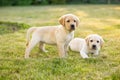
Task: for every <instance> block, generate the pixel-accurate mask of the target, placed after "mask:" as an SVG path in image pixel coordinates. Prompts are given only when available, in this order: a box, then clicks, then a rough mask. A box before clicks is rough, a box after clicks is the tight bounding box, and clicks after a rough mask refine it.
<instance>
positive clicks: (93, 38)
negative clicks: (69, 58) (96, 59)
mask: <svg viewBox="0 0 120 80" xmlns="http://www.w3.org/2000/svg"><path fill="white" fill-rule="evenodd" d="M85 40H86V43H87V46H88V47H89V49H90V50H100V48H101V47H102V46H103V43H104V40H103V38H102V37H101V36H99V35H97V34H91V35H89V36H87V37H86V38H85Z"/></svg>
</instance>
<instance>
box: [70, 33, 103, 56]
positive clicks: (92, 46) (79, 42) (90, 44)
mask: <svg viewBox="0 0 120 80" xmlns="http://www.w3.org/2000/svg"><path fill="white" fill-rule="evenodd" d="M103 43H104V40H103V38H102V37H101V36H99V35H97V34H91V35H88V36H87V37H86V38H85V39H82V38H74V39H72V40H71V41H70V43H69V47H70V49H71V50H72V51H77V52H80V54H81V56H82V58H89V57H88V53H92V54H93V55H98V54H99V51H100V48H101V47H102V46H103Z"/></svg>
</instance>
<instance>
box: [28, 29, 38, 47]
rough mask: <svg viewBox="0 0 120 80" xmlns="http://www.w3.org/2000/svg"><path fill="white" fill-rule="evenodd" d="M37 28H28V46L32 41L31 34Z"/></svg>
mask: <svg viewBox="0 0 120 80" xmlns="http://www.w3.org/2000/svg"><path fill="white" fill-rule="evenodd" d="M35 30H36V27H31V28H29V29H28V30H27V35H26V39H27V43H26V46H28V44H29V41H30V34H31V33H32V32H34V31H35Z"/></svg>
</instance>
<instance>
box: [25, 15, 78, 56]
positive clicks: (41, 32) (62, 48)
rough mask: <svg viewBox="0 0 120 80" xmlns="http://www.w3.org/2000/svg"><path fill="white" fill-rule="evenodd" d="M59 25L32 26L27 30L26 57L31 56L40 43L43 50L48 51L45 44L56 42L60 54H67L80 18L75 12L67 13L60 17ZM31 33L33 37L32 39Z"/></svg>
mask: <svg viewBox="0 0 120 80" xmlns="http://www.w3.org/2000/svg"><path fill="white" fill-rule="evenodd" d="M59 22H60V24H61V25H59V26H46V27H31V28H29V29H28V31H27V44H26V51H25V58H29V54H30V51H31V50H32V49H33V47H34V46H35V45H36V44H37V43H39V47H40V49H41V50H42V51H44V52H46V50H45V48H44V44H45V43H46V44H56V45H57V47H58V50H59V56H60V57H65V56H66V55H67V47H68V44H69V42H70V41H71V39H72V38H73V37H74V30H75V29H76V27H77V26H78V24H79V18H78V17H77V16H75V15H73V14H66V15H63V16H61V17H60V19H59ZM30 33H32V38H31V40H30Z"/></svg>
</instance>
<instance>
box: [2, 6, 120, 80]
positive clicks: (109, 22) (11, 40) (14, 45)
mask: <svg viewBox="0 0 120 80" xmlns="http://www.w3.org/2000/svg"><path fill="white" fill-rule="evenodd" d="M66 13H72V14H75V15H77V16H78V17H79V19H80V26H79V27H78V28H77V30H76V31H75V37H83V38H85V37H86V36H87V35H88V34H91V33H97V34H99V35H101V36H102V37H103V38H104V40H105V44H104V46H103V48H102V50H101V53H100V55H99V56H98V57H97V58H90V59H82V58H81V56H80V55H79V53H77V52H72V51H69V56H68V57H67V58H65V59H60V58H59V56H58V51H57V48H56V46H51V45H46V49H47V50H48V51H49V52H48V53H44V52H41V51H40V50H39V49H38V45H37V46H36V47H35V48H34V49H33V50H32V52H31V54H30V58H29V59H24V51H25V43H26V38H25V36H26V30H27V28H28V27H30V26H46V25H59V22H58V19H59V17H60V16H61V15H64V14H66ZM29 25H30V26H29ZM119 43H120V6H119V5H62V6H61V5H59V6H25V7H0V80H120V44H119Z"/></svg>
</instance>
